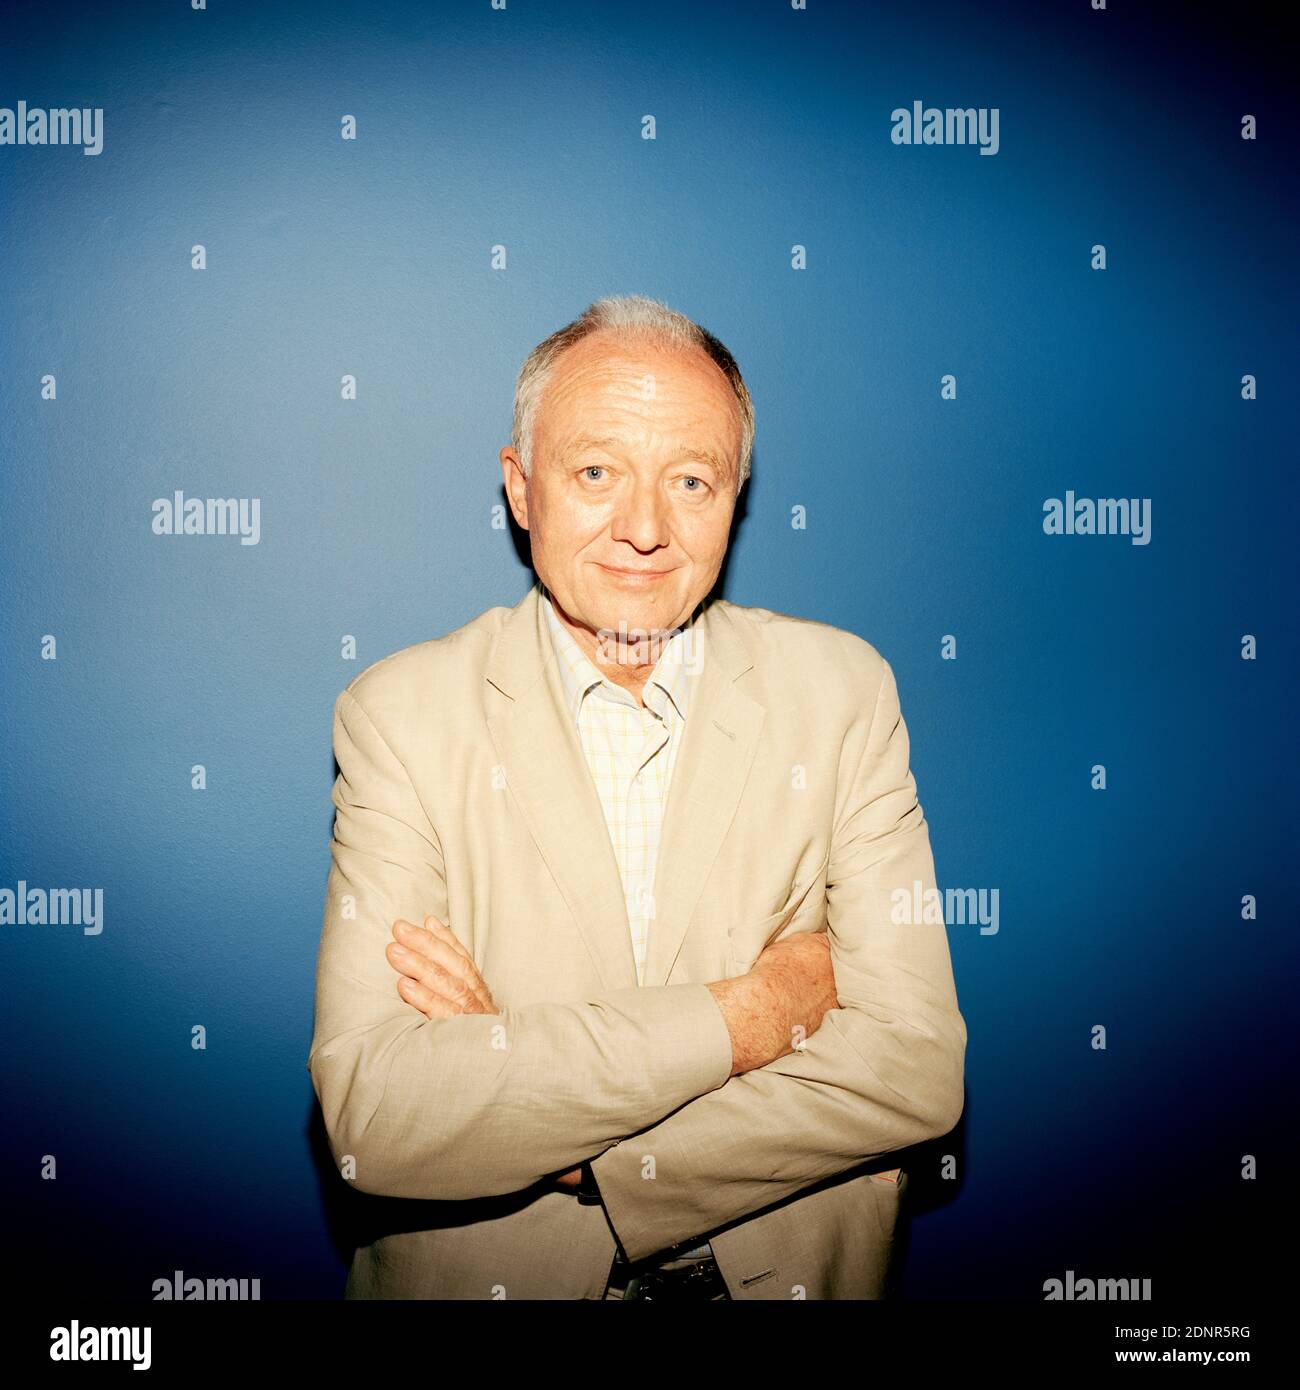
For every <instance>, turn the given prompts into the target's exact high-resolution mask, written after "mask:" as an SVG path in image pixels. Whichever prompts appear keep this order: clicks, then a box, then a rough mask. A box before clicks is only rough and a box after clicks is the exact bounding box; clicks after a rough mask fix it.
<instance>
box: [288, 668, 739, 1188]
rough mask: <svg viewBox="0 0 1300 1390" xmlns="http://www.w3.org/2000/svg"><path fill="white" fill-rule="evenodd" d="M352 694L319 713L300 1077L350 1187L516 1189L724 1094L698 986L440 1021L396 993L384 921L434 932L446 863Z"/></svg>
mask: <svg viewBox="0 0 1300 1390" xmlns="http://www.w3.org/2000/svg"><path fill="white" fill-rule="evenodd" d="M350 691H351V688H349V690H345V691H344V692H343V693H342V694H341V695H340V696H339V698H338V701H337V703H336V705H335V710H334V755H335V758H336V760H337V762H338V766H339V774H338V777H337V778H336V780H335V783H334V791H333V801H334V807H335V820H334V834H333V843H332V846H331V850H332V863H331V866H330V870H329V879H328V884H327V889H326V902H325V915H324V923H323V927H322V932H321V944H320V954H319V959H318V964H317V973H316V1017H315V1031H314V1035H313V1039H312V1044H311V1049H310V1053H309V1056H308V1060H307V1067H308V1070H309V1072H310V1074H311V1078H312V1084H313V1086H314V1087H315V1091H316V1095H317V1097H318V1099H319V1100H320V1104H321V1109H322V1112H323V1114H324V1119H325V1126H326V1129H327V1132H328V1134H329V1141H330V1148H331V1151H332V1153H333V1155H334V1158H335V1161H336V1162H338V1163H339V1164H340V1166H341V1167H343V1170H344V1172H345V1174H346V1175H347V1176H349V1177H350V1178H351V1180H352V1183H353V1185H354V1186H355V1187H357V1188H359V1189H360V1190H361V1191H363V1192H370V1193H378V1194H382V1195H385V1196H392V1197H412V1198H440V1199H460V1198H474V1197H487V1196H495V1195H498V1194H501V1193H506V1192H514V1191H518V1190H519V1189H522V1188H525V1187H527V1186H529V1185H530V1184H532V1183H534V1182H536V1181H538V1180H539V1179H540V1178H541V1177H543V1176H544V1175H546V1174H548V1173H554V1172H559V1171H562V1170H566V1169H568V1168H571V1167H576V1166H577V1165H578V1164H579V1163H581V1162H582V1161H583V1160H584V1159H586V1158H587V1157H589V1156H590V1155H591V1154H592V1153H595V1152H597V1151H598V1150H601V1149H604V1148H606V1147H608V1146H609V1145H610V1144H612V1143H614V1142H615V1141H616V1140H617V1139H621V1138H623V1137H624V1136H625V1135H628V1134H632V1133H635V1132H636V1131H638V1130H642V1129H644V1128H645V1127H646V1126H647V1125H650V1124H653V1123H654V1122H655V1121H656V1120H658V1119H660V1118H662V1117H663V1116H664V1115H666V1114H668V1113H669V1112H670V1111H672V1110H674V1109H677V1108H678V1107H680V1106H681V1105H683V1104H684V1103H685V1102H687V1101H688V1100H692V1099H694V1098H695V1097H696V1096H699V1095H701V1094H703V1093H704V1092H706V1091H709V1090H711V1089H713V1088H716V1087H718V1086H721V1085H722V1083H723V1082H724V1081H726V1079H727V1077H728V1076H729V1075H730V1073H731V1062H732V1052H731V1038H730V1035H729V1033H728V1031H727V1025H726V1022H725V1021H724V1019H723V1016H722V1011H721V1010H720V1009H719V1008H718V1006H717V1004H716V1002H715V1001H714V999H713V997H712V995H711V994H710V993H709V991H708V988H707V986H706V985H704V984H677V985H667V986H663V987H660V988H657V989H656V988H640V987H633V988H628V989H619V990H611V991H607V992H605V993H601V994H593V995H591V996H589V997H587V998H586V999H584V1000H582V1001H580V1002H568V1003H555V1004H551V1003H534V1004H528V1005H525V1006H523V1007H520V1008H503V1009H502V1011H501V1013H500V1014H491V1015H490V1014H465V1015H460V1016H458V1017H455V1018H449V1019H439V1020H430V1019H428V1018H426V1017H425V1016H424V1015H423V1014H422V1013H420V1012H419V1011H418V1010H417V1009H415V1008H414V1007H412V1006H411V1005H409V1004H407V1003H406V1002H405V1001H404V1000H403V999H402V998H401V997H400V996H399V995H398V993H397V988H396V987H397V972H396V971H395V970H394V969H393V968H392V966H391V965H389V963H388V960H387V958H386V956H385V954H384V951H385V947H386V946H387V945H388V943H389V942H390V941H391V940H392V939H393V937H392V924H393V922H394V920H395V919H396V918H398V917H404V918H406V919H407V920H408V921H411V922H414V923H416V924H417V925H419V924H422V923H423V921H424V919H425V917H426V916H428V915H430V914H432V915H433V916H435V917H437V918H438V919H439V920H440V921H443V922H446V921H447V884H446V876H445V868H444V864H443V856H442V849H441V845H440V843H439V839H438V835H437V833H436V831H435V829H434V827H433V826H432V825H431V824H430V822H429V819H428V817H427V816H426V814H425V812H424V809H423V806H422V804H421V802H420V800H419V798H418V796H417V795H416V792H415V789H414V787H413V785H412V783H411V780H410V778H409V776H408V774H407V772H406V769H405V767H404V766H403V765H402V763H401V762H400V760H399V759H398V758H397V757H396V755H395V754H394V753H393V751H392V749H391V748H390V747H389V745H388V743H387V742H386V741H385V739H384V738H383V736H382V735H381V734H380V732H379V730H378V729H377V728H376V726H375V724H374V723H372V721H371V719H370V717H369V716H368V715H367V714H366V712H365V710H364V709H363V708H362V706H361V705H360V704H359V703H358V701H357V699H356V698H355V696H354V695H353V694H352V693H350ZM488 985H489V987H490V986H491V981H490V980H489V981H488ZM349 1159H350V1160H351V1162H350V1163H348V1160H349Z"/></svg>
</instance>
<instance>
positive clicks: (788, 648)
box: [726, 602, 888, 695]
mask: <svg viewBox="0 0 1300 1390" xmlns="http://www.w3.org/2000/svg"><path fill="white" fill-rule="evenodd" d="M726 610H727V613H728V615H729V616H730V617H732V618H733V619H734V620H735V621H736V623H737V624H738V625H739V626H740V627H741V628H742V629H743V631H744V632H745V635H746V636H747V637H748V638H749V640H750V645H751V646H752V647H753V649H754V651H755V654H756V655H757V656H759V657H766V658H768V659H770V660H774V661H777V662H779V663H780V664H781V665H782V666H784V667H787V668H789V669H792V670H799V669H803V670H806V671H807V674H808V675H809V676H810V677H811V678H812V679H813V680H815V681H819V682H824V681H826V680H828V679H829V680H835V679H837V678H840V679H843V681H844V682H845V683H846V684H847V685H848V686H849V687H850V688H851V689H852V690H853V691H854V692H855V693H857V694H858V695H861V693H862V691H863V687H864V686H867V687H869V688H870V690H871V691H872V692H874V691H875V690H876V689H878V688H879V685H880V682H881V680H882V679H883V677H884V673H885V668H886V667H887V665H888V663H887V662H886V660H885V658H884V657H883V656H882V655H881V653H880V652H879V651H878V650H877V648H876V647H875V646H873V645H872V643H870V642H868V641H867V639H866V638H865V637H859V636H858V634H857V633H856V632H850V631H849V630H848V629H847V628H842V627H833V626H832V625H831V624H830V623H823V622H819V621H818V620H817V619H816V618H800V617H796V616H795V615H794V614H791V613H779V612H777V611H776V610H774V609H771V608H758V607H753V608H751V607H747V606H742V605H740V604H736V603H730V602H728V603H726Z"/></svg>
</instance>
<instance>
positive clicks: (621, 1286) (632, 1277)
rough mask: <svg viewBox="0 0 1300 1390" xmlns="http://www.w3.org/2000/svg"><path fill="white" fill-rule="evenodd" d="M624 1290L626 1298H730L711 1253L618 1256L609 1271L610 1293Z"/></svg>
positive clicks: (681, 1300)
mask: <svg viewBox="0 0 1300 1390" xmlns="http://www.w3.org/2000/svg"><path fill="white" fill-rule="evenodd" d="M620 1291H621V1292H622V1295H623V1297H624V1298H640V1299H645V1300H647V1301H651V1302H654V1301H658V1302H660V1303H712V1302H714V1301H716V1300H719V1299H730V1297H731V1295H730V1294H729V1293H728V1292H727V1283H726V1280H725V1279H723V1277H722V1271H721V1270H719V1268H718V1262H717V1261H716V1260H715V1259H713V1258H712V1257H711V1256H705V1257H704V1258H702V1259H681V1260H668V1261H665V1262H664V1263H662V1264H654V1263H652V1262H651V1261H649V1260H641V1261H638V1262H637V1263H635V1264H628V1263H627V1262H626V1261H624V1260H621V1259H618V1258H616V1259H615V1260H614V1264H613V1267H612V1268H611V1270H610V1273H609V1284H608V1287H607V1289H606V1297H609V1296H610V1294H617V1293H619V1292H620Z"/></svg>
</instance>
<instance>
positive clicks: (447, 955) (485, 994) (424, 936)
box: [388, 918, 496, 1013]
mask: <svg viewBox="0 0 1300 1390" xmlns="http://www.w3.org/2000/svg"><path fill="white" fill-rule="evenodd" d="M433 920H434V921H435V922H436V921H437V918H434V919H433ZM438 925H439V926H440V927H441V923H439V924H438ZM443 933H445V934H446V936H451V942H448V941H447V940H446V937H445V936H444V935H443ZM393 934H394V936H396V937H397V938H398V939H397V941H396V942H394V943H393V944H392V945H390V946H389V947H388V961H389V964H390V965H392V966H393V968H394V969H395V970H399V971H401V972H402V973H403V974H405V975H414V976H417V977H419V978H421V979H422V980H423V981H424V983H425V984H427V985H429V986H430V987H432V988H433V989H437V990H441V991H442V992H443V993H450V994H451V996H452V998H454V999H459V998H460V997H461V994H462V993H464V992H467V993H469V994H471V995H472V996H473V997H474V998H475V999H476V1000H477V1012H481V1013H495V1012H496V1009H495V1006H494V1005H493V1003H492V993H491V991H490V990H489V989H488V987H487V983H486V982H485V981H484V979H483V977H482V975H480V974H479V972H478V967H477V966H476V965H475V964H474V959H473V957H472V956H470V955H469V953H468V952H467V951H465V949H464V948H463V947H462V946H461V945H460V943H459V942H457V941H456V940H455V937H454V936H453V935H452V934H451V933H450V932H449V931H448V929H447V928H445V927H443V928H442V931H441V932H439V933H435V932H433V931H431V930H428V929H426V928H421V927H416V926H414V925H412V923H410V922H407V921H405V920H403V919H401V918H399V919H398V920H397V921H396V922H394V923H393ZM452 943H454V945H453V944H452ZM404 951H405V952H407V953H408V954H403V952H404ZM425 962H428V963H429V964H431V965H432V966H434V967H436V970H435V973H433V974H432V975H431V974H429V970H428V966H427V965H426V964H425Z"/></svg>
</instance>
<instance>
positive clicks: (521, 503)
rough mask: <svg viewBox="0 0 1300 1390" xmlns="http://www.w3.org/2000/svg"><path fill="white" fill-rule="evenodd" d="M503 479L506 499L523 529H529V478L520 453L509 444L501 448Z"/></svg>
mask: <svg viewBox="0 0 1300 1390" xmlns="http://www.w3.org/2000/svg"><path fill="white" fill-rule="evenodd" d="M501 481H502V482H503V483H504V484H505V489H506V500H507V501H508V502H509V503H510V511H511V513H512V514H513V515H514V518H515V521H516V523H517V524H518V525H519V527H520V529H521V530H524V531H527V530H528V479H527V478H525V477H524V470H523V468H522V466H521V465H520V463H519V455H518V454H517V453H515V451H514V449H513V448H512V447H511V446H510V445H509V444H507V445H506V446H505V448H504V449H502V450H501Z"/></svg>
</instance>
